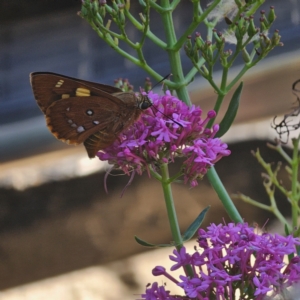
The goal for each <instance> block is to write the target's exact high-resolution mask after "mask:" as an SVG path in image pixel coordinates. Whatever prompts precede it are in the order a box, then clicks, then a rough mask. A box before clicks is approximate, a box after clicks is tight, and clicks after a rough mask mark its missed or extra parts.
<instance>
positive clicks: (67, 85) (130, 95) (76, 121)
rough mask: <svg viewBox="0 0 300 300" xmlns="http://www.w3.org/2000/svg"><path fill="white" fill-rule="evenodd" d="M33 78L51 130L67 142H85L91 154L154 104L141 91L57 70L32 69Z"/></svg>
mask: <svg viewBox="0 0 300 300" xmlns="http://www.w3.org/2000/svg"><path fill="white" fill-rule="evenodd" d="M30 82H31V86H32V90H33V93H34V96H35V99H36V101H37V104H38V106H39V107H40V109H41V110H42V112H43V113H44V115H45V117H46V122H47V126H48V128H49V130H50V131H51V133H52V134H53V135H54V136H55V137H56V138H58V139H59V140H61V141H63V142H66V143H68V144H73V145H77V144H81V143H83V144H84V146H85V148H86V150H87V153H88V156H89V157H90V158H92V157H95V155H96V153H97V152H98V151H99V150H101V149H104V148H106V147H108V146H110V145H111V144H112V143H113V142H114V141H115V140H116V139H117V137H118V135H119V134H120V133H121V132H122V131H124V130H125V129H126V128H128V127H129V126H130V125H131V124H132V123H134V122H135V121H136V120H137V119H138V117H139V116H140V114H141V112H142V110H143V109H147V108H148V107H150V106H151V105H152V104H151V102H150V100H149V99H148V97H147V96H145V95H142V94H136V93H134V92H123V91H122V90H120V89H119V88H116V87H113V86H109V85H104V84H99V83H94V82H89V81H85V80H80V79H76V78H72V77H67V76H64V75H60V74H55V73H43V72H35V73H31V74H30Z"/></svg>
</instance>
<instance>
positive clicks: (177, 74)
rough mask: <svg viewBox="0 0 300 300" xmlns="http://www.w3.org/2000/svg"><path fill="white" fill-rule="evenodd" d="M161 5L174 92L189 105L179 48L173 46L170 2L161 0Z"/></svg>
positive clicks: (174, 40) (173, 31) (175, 40)
mask: <svg viewBox="0 0 300 300" xmlns="http://www.w3.org/2000/svg"><path fill="white" fill-rule="evenodd" d="M161 6H162V7H163V8H165V9H166V10H165V11H164V12H163V13H161V17H162V21H163V25H164V29H165V34H166V41H167V45H168V46H167V49H166V50H167V53H168V56H169V62H170V66H171V72H172V78H173V81H174V83H175V84H177V87H176V88H175V91H176V94H177V96H178V98H179V99H181V100H182V101H184V102H185V103H186V104H187V105H189V106H191V105H192V102H191V100H190V96H189V94H188V92H187V88H186V86H185V80H184V75H183V70H182V64H181V57H180V52H179V50H174V49H173V47H174V45H175V44H176V42H177V39H176V34H175V29H174V24H173V18H172V10H168V8H170V3H169V1H168V0H162V1H161Z"/></svg>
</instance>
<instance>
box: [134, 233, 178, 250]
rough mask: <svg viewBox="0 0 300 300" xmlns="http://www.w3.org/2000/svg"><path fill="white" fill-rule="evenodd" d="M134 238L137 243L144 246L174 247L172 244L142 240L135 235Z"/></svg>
mask: <svg viewBox="0 0 300 300" xmlns="http://www.w3.org/2000/svg"><path fill="white" fill-rule="evenodd" d="M134 239H135V240H136V241H137V243H138V244H140V245H142V246H144V247H151V248H164V247H174V244H158V245H155V244H151V243H148V242H146V241H143V240H142V239H140V238H139V237H137V236H135V237H134Z"/></svg>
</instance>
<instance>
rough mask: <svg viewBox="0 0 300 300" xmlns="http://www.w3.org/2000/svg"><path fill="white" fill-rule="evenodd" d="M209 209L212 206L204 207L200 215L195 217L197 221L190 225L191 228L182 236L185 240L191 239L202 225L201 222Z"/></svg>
mask: <svg viewBox="0 0 300 300" xmlns="http://www.w3.org/2000/svg"><path fill="white" fill-rule="evenodd" d="M209 209H210V206H207V207H206V208H204V209H203V210H202V211H201V213H200V214H199V216H198V217H197V218H196V219H195V221H194V222H193V223H192V224H191V225H190V226H189V228H188V229H187V230H186V232H185V233H184V235H183V237H182V238H183V241H184V242H186V241H188V240H190V239H191V238H192V237H193V236H194V235H195V233H196V232H197V230H198V229H199V227H200V226H201V224H202V222H203V220H204V217H205V215H206V213H207V211H208V210H209Z"/></svg>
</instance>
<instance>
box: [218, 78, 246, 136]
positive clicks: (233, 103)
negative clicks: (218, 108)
mask: <svg viewBox="0 0 300 300" xmlns="http://www.w3.org/2000/svg"><path fill="white" fill-rule="evenodd" d="M243 85H244V83H243V82H241V83H240V85H239V86H238V88H237V89H236V90H235V92H234V94H233V95H232V98H231V100H230V103H229V106H228V109H227V111H226V114H225V116H224V118H223V120H222V121H221V123H220V129H219V131H218V132H217V134H216V137H221V136H223V135H224V134H225V133H226V132H227V131H228V129H229V128H230V126H231V125H232V123H233V121H234V119H235V116H236V114H237V111H238V108H239V104H240V97H241V94H242V90H243Z"/></svg>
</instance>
